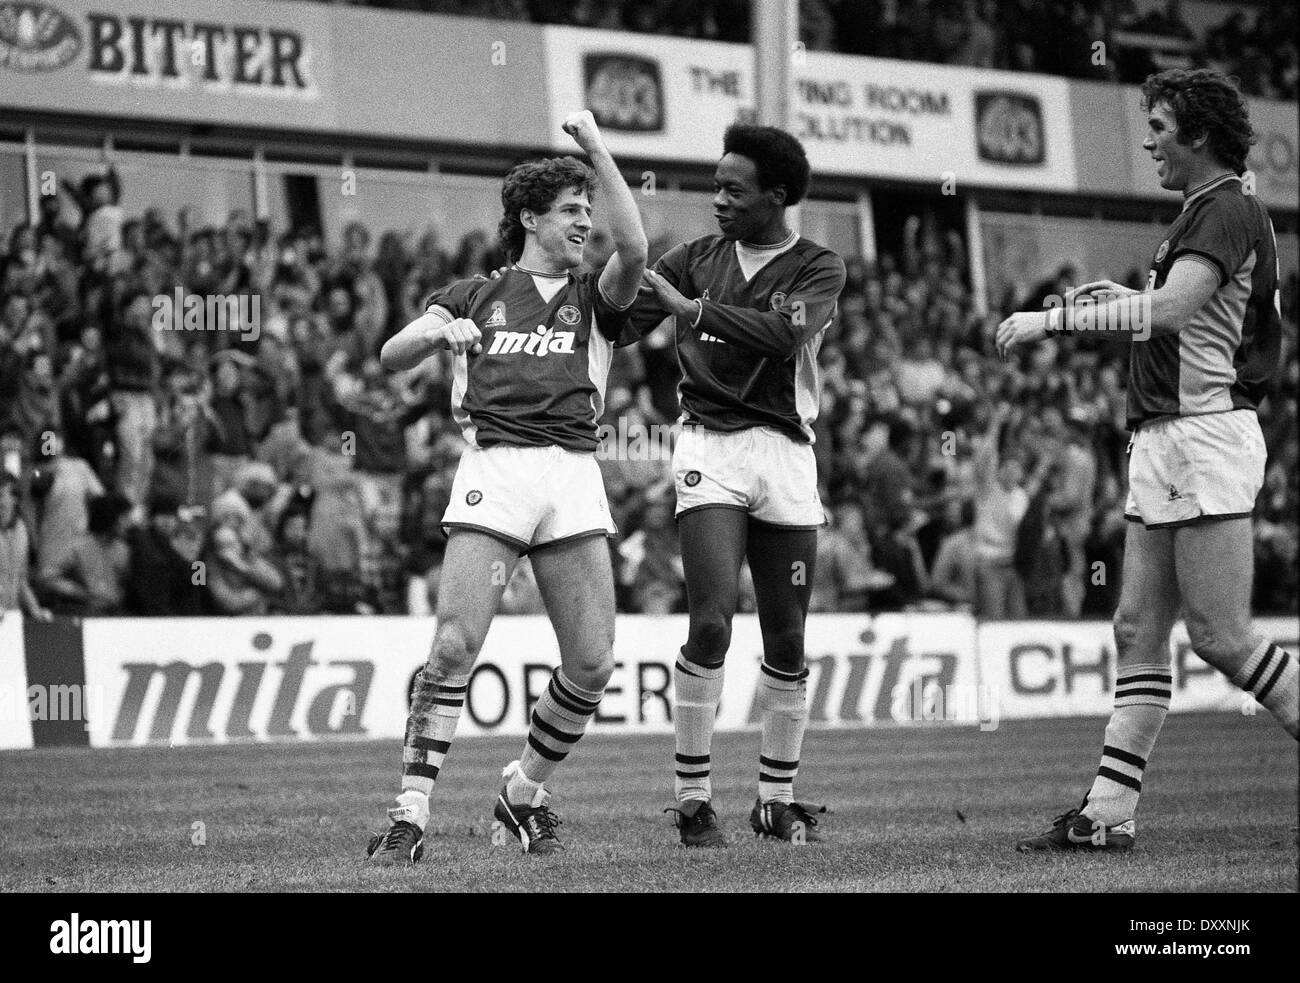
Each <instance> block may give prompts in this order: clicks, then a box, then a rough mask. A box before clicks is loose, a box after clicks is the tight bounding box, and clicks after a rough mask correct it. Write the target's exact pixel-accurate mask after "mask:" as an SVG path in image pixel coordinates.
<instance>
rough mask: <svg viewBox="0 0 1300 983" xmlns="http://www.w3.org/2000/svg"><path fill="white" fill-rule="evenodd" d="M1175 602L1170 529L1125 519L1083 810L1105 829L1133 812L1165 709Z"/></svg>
mask: <svg viewBox="0 0 1300 983" xmlns="http://www.w3.org/2000/svg"><path fill="white" fill-rule="evenodd" d="M1179 601H1180V597H1179V591H1178V581H1177V578H1176V577H1175V575H1174V530H1172V529H1147V528H1145V527H1144V526H1143V525H1142V524H1141V523H1139V522H1130V523H1129V524H1128V531H1127V535H1126V537H1125V542H1124V576H1123V583H1122V586H1121V588H1120V599H1119V607H1118V608H1117V609H1116V611H1115V697H1114V699H1115V705H1114V709H1113V710H1112V711H1111V716H1110V721H1109V722H1108V723H1107V725H1106V738H1105V746H1104V747H1103V748H1102V756H1101V764H1100V765H1099V766H1098V768H1097V777H1096V778H1095V779H1094V780H1093V783H1092V788H1091V789H1090V790H1089V792H1088V804H1087V805H1086V806H1085V807H1084V809H1083V814H1084V815H1085V816H1087V817H1088V818H1090V819H1093V820H1096V821H1098V822H1101V823H1103V824H1104V825H1106V826H1107V827H1110V826H1115V825H1118V824H1120V823H1123V822H1127V821H1128V820H1130V819H1132V818H1133V814H1134V812H1135V811H1136V810H1137V803H1138V795H1139V794H1140V793H1141V791H1142V776H1143V772H1144V771H1145V769H1146V765H1147V759H1148V758H1149V757H1150V756H1151V751H1152V749H1153V748H1154V747H1155V743H1156V738H1157V737H1158V736H1159V734H1160V728H1161V727H1162V726H1163V725H1164V722H1165V715H1166V714H1167V713H1168V712H1169V699H1170V695H1171V694H1172V692H1173V676H1172V675H1171V671H1170V665H1169V633H1170V631H1172V630H1173V626H1174V621H1175V620H1176V619H1177V617H1178V606H1179Z"/></svg>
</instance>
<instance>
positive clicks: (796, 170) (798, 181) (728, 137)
mask: <svg viewBox="0 0 1300 983" xmlns="http://www.w3.org/2000/svg"><path fill="white" fill-rule="evenodd" d="M722 153H723V155H724V156H725V155H727V154H739V155H740V156H741V157H748V158H749V159H750V160H752V161H753V162H754V167H755V168H756V169H757V170H758V186H759V187H760V188H762V189H763V190H764V191H767V190H769V189H771V188H775V187H777V186H778V185H780V186H782V187H784V188H785V204H786V206H787V207H788V206H790V205H797V204H799V202H800V201H802V200H803V196H804V195H806V194H807V193H808V181H809V179H810V178H811V176H812V169H811V168H810V167H809V166H808V155H807V154H806V153H805V152H804V149H803V144H801V143H800V142H799V141H798V140H796V139H795V138H794V137H793V136H791V135H790V134H789V133H787V132H785V130H781V129H778V128H777V127H775V126H754V125H752V124H749V123H733V124H732V125H731V126H729V127H727V132H726V133H725V134H724V135H723V137H722Z"/></svg>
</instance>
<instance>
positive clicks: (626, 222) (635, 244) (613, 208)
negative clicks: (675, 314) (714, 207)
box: [564, 109, 650, 307]
mask: <svg viewBox="0 0 1300 983" xmlns="http://www.w3.org/2000/svg"><path fill="white" fill-rule="evenodd" d="M564 132H565V133H567V134H569V136H571V137H573V139H574V140H575V141H576V142H577V144H578V146H579V147H581V148H582V149H583V150H584V151H585V152H586V154H587V156H588V157H590V158H591V165H592V167H594V168H595V169H596V177H597V178H599V179H600V190H601V191H602V192H604V193H605V194H606V195H607V196H608V198H609V234H610V237H611V238H612V239H613V240H614V255H613V256H611V257H610V258H609V262H608V263H607V264H606V265H605V269H604V271H603V272H602V273H601V275H600V289H601V292H602V293H604V295H605V299H606V300H608V301H609V302H610V303H611V304H613V305H614V306H615V307H627V306H628V305H629V304H631V303H632V301H634V300H636V291H637V288H638V287H639V286H640V285H641V273H642V271H644V270H645V264H646V257H647V255H648V253H649V248H650V247H649V243H648V242H647V241H646V235H645V229H644V228H642V227H641V213H640V212H639V211H638V210H637V207H636V201H635V200H634V199H633V198H632V192H631V190H630V189H629V188H628V186H627V182H626V181H624V180H623V175H622V174H620V173H619V170H618V165H617V164H615V163H614V158H613V156H612V155H611V154H610V152H609V148H608V147H606V146H605V141H604V139H603V138H602V137H601V135H600V129H599V128H598V127H597V126H596V118H595V117H594V116H592V115H591V113H590V112H589V111H588V110H585V109H583V110H580V111H578V112H576V113H570V114H569V116H568V117H567V118H566V119H565V121H564Z"/></svg>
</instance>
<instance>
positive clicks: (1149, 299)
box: [997, 256, 1219, 358]
mask: <svg viewBox="0 0 1300 983" xmlns="http://www.w3.org/2000/svg"><path fill="white" fill-rule="evenodd" d="M1084 286H1085V287H1091V288H1092V289H1091V290H1087V291H1085V290H1084V288H1083V287H1081V288H1079V289H1078V290H1075V291H1071V292H1070V293H1069V294H1067V295H1066V298H1065V300H1066V303H1065V306H1064V307H1054V308H1051V309H1049V310H1046V311H1020V312H1017V313H1015V314H1012V315H1011V316H1010V317H1009V318H1007V319H1006V320H1005V321H1003V322H1002V323H1001V324H1000V325H998V334H997V347H998V352H999V354H1001V355H1002V357H1003V358H1006V357H1007V355H1009V354H1010V353H1011V352H1012V351H1013V350H1014V349H1016V348H1018V347H1020V346H1021V345H1028V344H1033V343H1034V342H1036V341H1041V340H1042V339H1043V338H1046V337H1047V336H1048V335H1055V334H1091V335H1110V336H1112V337H1117V336H1118V335H1119V334H1120V333H1126V334H1129V335H1131V336H1132V337H1133V338H1134V339H1135V340H1138V341H1145V340H1146V339H1148V338H1158V337H1160V336H1161V335H1167V334H1174V333H1176V332H1178V331H1181V330H1182V329H1183V328H1184V327H1186V326H1187V323H1188V322H1189V321H1191V319H1192V318H1193V317H1194V316H1195V315H1196V313H1197V311H1199V310H1200V309H1201V308H1202V307H1204V306H1205V305H1206V304H1207V303H1208V302H1209V300H1210V298H1211V297H1213V296H1214V292H1215V291H1216V290H1218V289H1219V274H1218V271H1217V270H1216V269H1215V268H1214V267H1213V266H1212V265H1211V264H1210V263H1209V262H1207V261H1205V260H1202V259H1199V258H1195V257H1191V256H1189V257H1187V258H1184V259H1180V260H1178V261H1177V262H1176V263H1174V265H1173V268H1172V269H1171V270H1170V271H1169V276H1168V277H1166V278H1165V282H1164V285H1163V286H1162V287H1160V289H1159V290H1152V291H1149V292H1146V293H1143V292H1141V291H1137V290H1130V289H1129V288H1127V287H1121V286H1120V285H1119V284H1117V283H1111V282H1110V281H1108V280H1102V281H1098V282H1097V283H1095V284H1085V285H1084ZM1083 296H1088V297H1089V298H1091V300H1092V301H1093V303H1089V304H1080V303H1079V299H1080V298H1081V297H1083Z"/></svg>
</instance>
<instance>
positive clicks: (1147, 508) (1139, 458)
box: [1124, 409, 1267, 529]
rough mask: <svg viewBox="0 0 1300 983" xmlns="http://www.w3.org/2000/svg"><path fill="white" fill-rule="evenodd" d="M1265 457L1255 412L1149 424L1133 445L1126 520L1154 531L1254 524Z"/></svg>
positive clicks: (1265, 453)
mask: <svg viewBox="0 0 1300 983" xmlns="http://www.w3.org/2000/svg"><path fill="white" fill-rule="evenodd" d="M1266 457H1267V452H1266V450H1265V448H1264V435H1263V433H1262V432H1261V430H1260V429H1259V417H1257V416H1256V415H1255V411H1254V410H1251V409H1238V410H1228V411H1226V412H1223V413H1203V414H1200V415H1197V416H1170V417H1163V418H1161V419H1158V420H1153V421H1151V422H1148V423H1143V424H1142V425H1141V426H1139V427H1138V429H1137V432H1136V433H1135V434H1134V435H1133V439H1132V441H1131V442H1130V443H1129V460H1128V501H1127V502H1126V503H1125V505H1124V518H1126V519H1128V520H1129V521H1130V522H1141V523H1142V524H1143V525H1145V526H1146V527H1147V528H1148V529H1167V528H1171V527H1175V526H1186V525H1191V524H1192V523H1195V522H1208V521H1213V520H1216V519H1240V518H1249V517H1250V515H1251V513H1252V512H1253V511H1254V509H1255V497H1256V496H1257V495H1258V494H1259V490H1260V488H1262V487H1263V485H1264V463H1265V459H1266Z"/></svg>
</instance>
